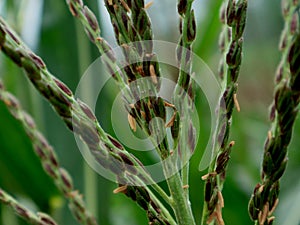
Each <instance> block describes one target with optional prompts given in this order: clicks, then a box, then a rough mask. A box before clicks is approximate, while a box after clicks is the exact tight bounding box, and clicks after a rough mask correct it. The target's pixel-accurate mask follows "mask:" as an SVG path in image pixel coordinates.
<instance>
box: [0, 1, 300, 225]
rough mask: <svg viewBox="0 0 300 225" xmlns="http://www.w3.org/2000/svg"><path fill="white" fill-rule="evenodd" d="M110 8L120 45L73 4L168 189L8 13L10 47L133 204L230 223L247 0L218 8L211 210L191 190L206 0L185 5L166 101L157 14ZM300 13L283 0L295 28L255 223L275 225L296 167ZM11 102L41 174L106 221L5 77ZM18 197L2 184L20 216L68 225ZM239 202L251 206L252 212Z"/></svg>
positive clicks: (157, 213)
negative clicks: (196, 209) (227, 191)
mask: <svg viewBox="0 0 300 225" xmlns="http://www.w3.org/2000/svg"><path fill="white" fill-rule="evenodd" d="M104 4H105V8H106V10H107V12H108V14H109V17H110V21H111V25H112V27H113V31H114V36H115V40H116V42H117V45H118V47H117V48H113V47H112V44H111V41H112V40H108V39H105V38H104V37H103V36H102V30H101V29H100V27H101V26H100V25H99V20H98V19H97V16H96V15H95V14H94V12H93V11H92V10H91V9H90V8H89V7H88V6H87V5H86V3H85V2H84V1H83V0H66V8H65V10H69V11H70V13H71V15H72V16H73V17H74V19H75V20H76V21H77V22H78V23H80V24H81V25H82V26H81V29H82V30H84V31H85V33H86V35H87V37H88V38H89V40H90V41H91V43H92V44H93V45H94V47H95V48H96V49H97V50H98V54H99V56H100V59H101V61H102V64H103V65H104V67H105V70H106V72H107V73H108V74H109V75H110V77H111V78H112V79H113V80H114V82H115V84H116V85H117V87H118V88H119V90H120V93H121V96H122V104H123V107H124V109H125V110H126V114H127V125H128V126H129V127H130V129H131V132H133V133H140V134H143V135H145V136H146V137H147V138H148V140H149V141H150V143H151V144H152V146H153V149H154V151H155V157H156V158H158V162H159V165H160V170H161V171H160V172H161V174H163V181H165V184H161V183H159V182H158V180H156V178H155V175H153V174H152V173H151V172H150V171H149V170H148V166H147V165H146V163H145V162H144V159H143V155H139V156H137V155H135V154H134V153H133V151H132V150H130V149H129V148H127V147H126V146H125V145H124V144H123V143H122V142H121V141H120V140H118V139H117V138H116V137H114V136H113V135H112V134H110V133H109V132H108V131H106V130H105V129H104V127H103V125H101V123H100V122H99V121H98V119H97V116H96V113H95V112H94V106H93V105H89V104H87V103H85V102H84V101H83V100H81V99H79V98H78V96H77V94H76V93H75V94H74V93H73V91H72V90H71V88H70V87H68V85H67V84H65V83H64V82H62V81H61V80H60V79H59V78H58V75H54V74H53V73H51V72H50V70H51V69H50V68H48V67H47V65H46V64H47V63H46V60H45V61H44V60H43V59H42V58H41V57H40V56H38V55H37V54H36V53H34V52H33V51H32V50H31V49H30V48H29V47H27V45H26V44H25V43H24V41H23V40H22V39H21V38H20V37H19V35H18V34H17V32H16V31H14V30H13V29H12V28H11V26H10V25H9V24H8V22H7V21H6V19H5V18H4V17H0V50H1V52H3V53H4V55H6V56H7V57H8V59H9V60H10V61H11V62H13V63H14V64H15V65H17V66H18V67H20V68H21V69H23V71H24V74H25V76H26V77H27V78H28V80H29V82H30V83H31V84H32V85H33V87H34V88H35V89H36V90H37V91H38V92H39V94H40V95H42V96H43V97H44V98H45V99H46V101H47V102H48V103H49V104H50V105H51V106H52V108H53V110H54V112H55V113H56V114H57V115H58V116H59V117H60V118H61V121H62V122H63V123H64V124H65V126H66V127H67V128H68V129H69V130H70V131H71V132H72V133H74V135H75V137H76V138H77V139H78V141H79V143H80V145H81V144H83V147H82V148H84V149H85V151H86V152H87V154H89V156H90V157H91V158H92V160H93V162H94V163H95V164H97V166H100V167H101V168H102V169H103V171H108V172H109V173H111V174H113V177H114V181H115V182H116V183H117V187H115V189H114V191H113V193H114V194H123V195H125V196H127V197H128V201H133V202H136V204H137V205H138V206H139V207H140V208H141V209H142V210H143V211H144V212H145V214H146V217H147V220H148V223H149V224H151V225H159V224H162V225H176V224H178V225H193V224H194V225H195V224H197V223H196V221H199V224H202V225H204V224H216V225H223V224H225V222H226V223H227V224H230V223H231V222H230V221H225V220H224V218H223V214H222V210H223V208H224V207H225V204H224V201H225V202H226V201H227V199H224V197H223V194H222V191H223V187H224V186H226V183H225V181H226V177H227V176H229V177H230V176H233V175H231V174H230V173H229V174H227V167H228V163H229V162H230V157H231V154H232V151H233V150H234V151H235V143H236V142H239V140H238V139H237V140H234V139H233V137H232V136H233V135H231V126H232V121H234V120H235V117H234V111H235V110H236V111H237V112H239V111H240V105H239V102H238V98H237V91H238V78H239V76H240V75H243V74H242V73H241V72H240V70H241V66H242V62H243V60H242V59H243V44H244V42H245V41H244V38H243V34H244V30H245V27H246V25H247V20H246V19H247V10H248V1H247V0H224V1H222V4H220V5H221V6H220V8H219V20H220V24H221V26H222V28H221V30H220V31H219V32H220V35H219V43H218V44H219V50H220V53H221V57H220V63H219V68H218V71H219V76H218V77H217V78H216V80H218V85H217V86H216V87H217V89H218V90H217V89H216V90H212V92H213V93H214V94H215V95H217V105H216V106H215V108H213V109H210V110H212V111H213V112H212V115H213V116H212V117H213V118H216V120H215V121H214V123H213V125H214V127H213V128H212V130H213V132H212V139H211V140H212V143H211V145H209V146H210V149H209V150H208V152H205V153H203V154H204V155H205V154H208V157H209V160H208V164H207V167H208V168H206V169H207V171H206V172H204V173H202V172H201V173H202V174H201V173H200V172H199V175H200V174H201V176H202V180H200V179H199V181H198V185H199V186H201V185H202V186H203V187H204V188H203V189H204V192H203V193H199V194H201V195H202V196H203V203H201V202H198V204H203V209H202V215H195V214H194V213H193V205H192V204H191V199H190V193H189V189H190V181H189V176H190V175H189V173H190V172H191V168H192V167H190V159H191V157H192V156H193V155H194V153H195V151H196V150H197V146H198V145H200V144H201V143H197V141H198V135H199V127H197V126H198V125H199V124H197V123H196V122H195V119H194V116H195V112H196V113H198V112H197V101H200V100H199V99H200V97H203V95H204V94H206V93H203V92H205V91H203V90H202V91H203V92H201V90H200V89H201V87H202V86H201V85H203V84H199V79H200V78H201V76H204V75H203V71H202V70H201V69H199V70H197V69H195V68H198V67H195V66H196V65H195V64H197V63H195V58H197V56H196V55H195V54H194V53H193V46H195V44H197V39H196V37H197V35H198V34H199V32H201V28H197V21H196V16H195V10H194V6H193V4H195V2H194V0H178V3H177V13H178V17H179V22H178V26H179V40H178V43H177V44H176V50H175V51H174V52H169V54H171V55H172V56H174V58H175V59H176V60H175V61H176V64H177V68H178V70H177V71H176V76H175V85H174V87H173V88H172V91H171V93H172V94H171V97H170V98H169V99H166V98H164V97H163V96H162V95H161V94H160V93H161V91H162V89H164V88H165V86H164V70H163V69H162V68H163V67H164V64H163V63H162V61H161V58H160V56H159V55H158V54H157V53H156V50H155V46H156V45H157V43H158V42H157V41H156V40H155V38H154V34H153V26H155V24H152V23H151V19H150V17H149V15H148V13H147V10H148V8H149V7H152V6H151V5H152V2H150V3H147V4H145V2H144V0H104ZM154 4H160V2H155V3H154ZM299 6H300V3H299V2H298V1H295V0H293V1H292V0H284V1H283V4H282V10H283V19H284V22H285V25H284V29H283V31H282V36H281V40H280V51H281V56H282V58H281V61H280V63H279V66H278V70H277V72H276V75H275V88H274V98H273V102H272V104H271V107H270V108H271V109H270V116H269V117H270V122H271V128H270V130H269V132H268V134H267V139H266V142H265V145H264V151H263V160H262V166H261V181H260V183H258V184H257V185H256V186H255V189H254V192H253V194H252V196H251V197H250V201H249V205H248V210H249V215H250V218H251V219H252V221H253V223H254V224H259V225H271V224H273V222H274V221H275V217H274V216H273V212H274V211H275V209H276V207H277V205H278V201H279V200H278V199H279V190H280V186H279V181H280V179H281V177H282V175H283V174H284V172H285V168H286V165H287V161H288V158H287V153H288V147H289V144H290V141H291V138H292V134H293V127H294V124H295V121H296V118H297V113H298V105H299V99H300V89H299V87H300V83H299V78H300V71H299V57H300V36H299V25H298V23H299V21H298V20H299V18H298V11H299ZM174 13H175V12H174ZM100 22H101V21H100ZM216 44H217V43H216ZM118 50H119V51H118ZM196 62H198V61H196ZM254 70H255V69H254ZM102 73H104V71H98V74H97V76H104V75H102ZM199 77H200V78H199ZM200 80H201V79H200ZM91 82H93V81H91ZM204 85H209V84H204ZM0 100H1V102H3V103H4V105H5V107H6V108H7V109H8V111H9V112H10V114H11V115H12V116H13V117H14V118H15V119H16V120H17V121H18V122H19V124H20V125H21V126H22V127H23V129H24V131H25V132H26V135H27V136H28V138H29V140H30V142H31V144H32V146H33V149H34V152H35V154H36V156H37V158H38V160H39V161H40V163H41V168H42V169H43V170H44V171H45V173H46V174H47V175H48V176H49V177H50V178H51V180H52V181H53V183H54V184H55V186H56V187H57V190H58V191H59V193H60V195H61V196H63V198H65V199H66V200H67V201H68V206H69V209H70V211H71V213H72V215H73V217H74V218H75V219H76V220H77V222H78V223H79V224H85V225H96V224H101V223H99V222H98V221H97V217H98V216H97V215H96V214H95V210H93V209H91V208H89V204H86V202H85V200H84V197H83V196H84V195H83V194H81V193H80V192H79V191H78V190H77V189H76V188H75V186H76V185H75V184H74V183H75V182H74V179H73V178H72V177H71V175H70V173H69V172H68V171H67V169H65V168H63V167H62V163H63V162H61V161H60V160H59V159H58V155H59V154H57V153H56V151H55V148H54V147H52V146H51V145H50V141H48V140H47V139H46V137H45V135H43V134H42V131H41V129H39V127H38V125H37V123H36V122H35V121H34V120H35V118H34V116H31V115H30V114H29V113H28V112H27V111H26V110H25V109H23V108H22V106H21V104H20V100H18V98H17V97H16V96H14V95H13V94H12V93H11V91H9V87H8V88H6V87H5V81H4V82H3V81H1V82H0ZM200 113H201V112H200ZM140 148H141V149H142V148H144V146H141V147H140ZM236 150H237V149H236ZM202 162H203V161H202ZM201 165H202V164H201ZM200 167H201V166H200ZM192 172H194V171H192ZM159 181H161V180H159ZM8 191H9V190H8ZM8 191H6V190H3V189H1V188H0V202H2V203H3V204H4V205H6V206H7V207H10V208H12V209H13V210H14V212H15V213H16V215H17V216H19V217H21V218H23V219H24V220H26V221H27V222H28V223H29V224H43V225H46V224H49V225H54V224H60V221H59V220H57V219H56V218H55V215H51V213H49V212H35V210H32V209H31V208H29V207H27V206H26V205H24V204H22V202H20V201H18V199H17V198H15V197H13V196H12V195H10V194H9V193H8ZM99 201H101V199H99ZM240 207H244V208H247V205H244V206H240ZM47 213H48V214H47ZM116 216H117V215H116ZM200 218H201V219H200ZM200 220H201V221H200Z"/></svg>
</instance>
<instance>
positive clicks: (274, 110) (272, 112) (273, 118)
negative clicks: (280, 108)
mask: <svg viewBox="0 0 300 225" xmlns="http://www.w3.org/2000/svg"><path fill="white" fill-rule="evenodd" d="M275 115H276V109H275V105H274V103H273V104H272V105H271V107H270V114H269V118H270V121H271V122H273V121H274V120H275Z"/></svg>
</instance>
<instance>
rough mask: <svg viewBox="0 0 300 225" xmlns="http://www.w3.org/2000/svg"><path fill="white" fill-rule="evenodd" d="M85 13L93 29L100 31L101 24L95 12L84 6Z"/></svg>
mask: <svg viewBox="0 0 300 225" xmlns="http://www.w3.org/2000/svg"><path fill="white" fill-rule="evenodd" d="M83 13H84V15H85V18H86V19H87V21H88V23H89V25H90V26H91V28H92V29H93V31H95V32H97V31H99V24H98V21H97V18H96V16H95V14H94V13H93V12H92V11H91V10H90V9H89V8H88V7H87V6H84V8H83Z"/></svg>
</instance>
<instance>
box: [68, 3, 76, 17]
mask: <svg viewBox="0 0 300 225" xmlns="http://www.w3.org/2000/svg"><path fill="white" fill-rule="evenodd" d="M68 4H69V10H70V12H71V14H72V15H73V16H75V17H78V11H77V9H76V6H75V5H74V3H73V2H71V1H69V2H68Z"/></svg>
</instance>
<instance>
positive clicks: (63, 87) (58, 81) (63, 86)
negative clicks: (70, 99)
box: [53, 77, 73, 96]
mask: <svg viewBox="0 0 300 225" xmlns="http://www.w3.org/2000/svg"><path fill="white" fill-rule="evenodd" d="M53 80H54V82H55V83H56V85H57V86H58V87H59V88H60V89H61V90H62V91H63V92H64V93H66V94H67V95H68V96H72V95H73V93H72V91H71V90H70V89H69V88H68V87H67V85H65V84H64V83H63V82H62V81H60V80H58V79H57V78H55V77H53Z"/></svg>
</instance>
